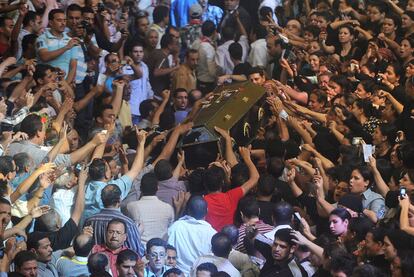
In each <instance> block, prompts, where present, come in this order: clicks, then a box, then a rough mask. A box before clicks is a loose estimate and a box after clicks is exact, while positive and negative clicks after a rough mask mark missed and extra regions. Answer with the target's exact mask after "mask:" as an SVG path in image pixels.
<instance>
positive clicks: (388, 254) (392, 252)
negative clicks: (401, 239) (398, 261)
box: [383, 236, 397, 262]
mask: <svg viewBox="0 0 414 277" xmlns="http://www.w3.org/2000/svg"><path fill="white" fill-rule="evenodd" d="M383 250H384V256H385V259H386V260H387V261H389V262H391V261H393V260H394V259H395V257H397V250H396V249H395V248H394V245H392V243H391V241H390V239H389V238H388V236H385V237H384V247H383Z"/></svg>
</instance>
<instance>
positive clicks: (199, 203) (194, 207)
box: [187, 196, 207, 220]
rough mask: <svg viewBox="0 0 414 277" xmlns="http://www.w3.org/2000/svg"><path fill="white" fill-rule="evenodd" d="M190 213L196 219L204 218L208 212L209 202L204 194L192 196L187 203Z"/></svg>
mask: <svg viewBox="0 0 414 277" xmlns="http://www.w3.org/2000/svg"><path fill="white" fill-rule="evenodd" d="M187 213H188V215H190V216H192V217H194V218H195V219H198V220H199V219H202V218H204V217H205V216H206V214H207V202H206V200H204V198H203V197H202V196H192V197H191V198H190V199H189V200H188V203H187Z"/></svg>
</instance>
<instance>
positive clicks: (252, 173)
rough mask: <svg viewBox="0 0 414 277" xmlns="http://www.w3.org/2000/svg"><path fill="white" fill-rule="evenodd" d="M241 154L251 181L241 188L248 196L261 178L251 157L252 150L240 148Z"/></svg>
mask: <svg viewBox="0 0 414 277" xmlns="http://www.w3.org/2000/svg"><path fill="white" fill-rule="evenodd" d="M239 153H240V156H241V157H242V159H243V161H244V163H245V164H246V165H247V167H248V169H249V179H248V180H247V181H246V183H244V184H243V185H242V186H241V188H242V190H243V194H244V195H246V194H247V193H248V192H249V191H250V190H251V189H252V188H254V187H255V186H256V184H257V181H259V177H260V176H259V172H258V171H257V168H256V166H255V165H254V163H253V162H252V159H251V157H250V150H249V149H248V148H246V147H239Z"/></svg>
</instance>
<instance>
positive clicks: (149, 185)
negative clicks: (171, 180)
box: [141, 172, 158, 196]
mask: <svg viewBox="0 0 414 277" xmlns="http://www.w3.org/2000/svg"><path fill="white" fill-rule="evenodd" d="M157 190H158V179H157V177H156V176H155V173H151V172H149V173H146V174H144V176H142V179H141V193H142V196H151V195H155V194H156V193H157Z"/></svg>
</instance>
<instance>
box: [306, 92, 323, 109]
mask: <svg viewBox="0 0 414 277" xmlns="http://www.w3.org/2000/svg"><path fill="white" fill-rule="evenodd" d="M323 106H324V105H323V103H321V102H319V101H318V96H317V95H316V94H315V93H311V95H310V96H309V102H308V107H309V109H311V110H312V111H314V112H319V111H321V110H322V109H323Z"/></svg>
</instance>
